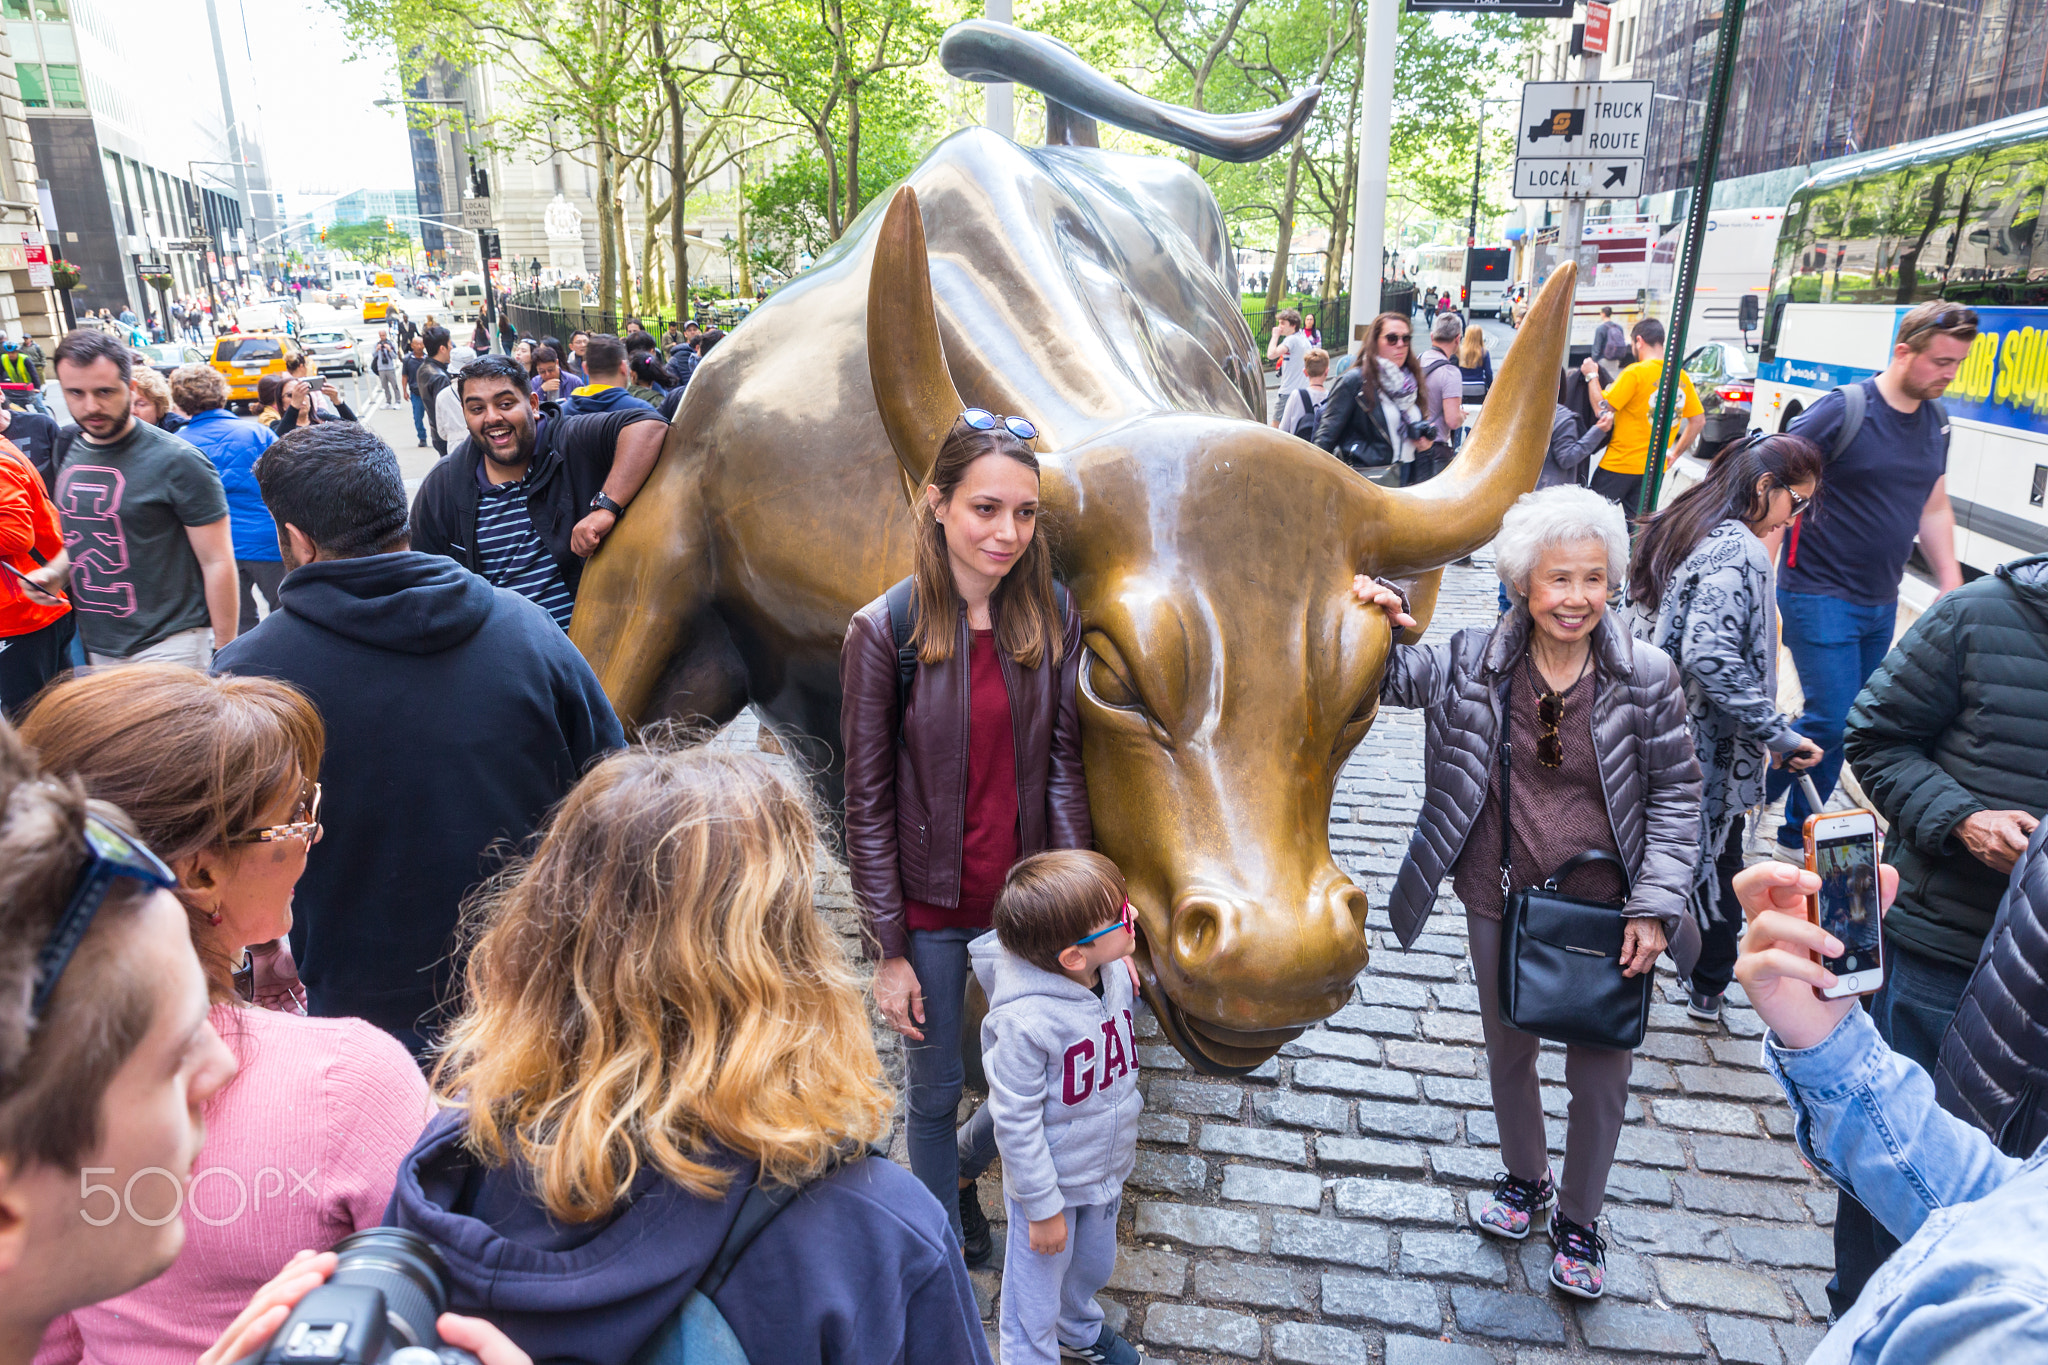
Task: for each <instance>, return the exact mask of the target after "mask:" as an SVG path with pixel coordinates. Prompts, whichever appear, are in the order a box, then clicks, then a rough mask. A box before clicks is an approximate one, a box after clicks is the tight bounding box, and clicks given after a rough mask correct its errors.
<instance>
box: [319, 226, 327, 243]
mask: <svg viewBox="0 0 2048 1365" xmlns="http://www.w3.org/2000/svg"><path fill="white" fill-rule="evenodd" d="M320 240H321V241H323V242H324V241H326V240H327V229H326V228H321V229H320Z"/></svg>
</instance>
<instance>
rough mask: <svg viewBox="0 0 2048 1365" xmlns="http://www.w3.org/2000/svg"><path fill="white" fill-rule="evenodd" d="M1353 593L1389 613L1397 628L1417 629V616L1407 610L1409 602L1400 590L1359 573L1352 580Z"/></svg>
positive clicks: (1366, 602) (1388, 615) (1368, 604)
mask: <svg viewBox="0 0 2048 1365" xmlns="http://www.w3.org/2000/svg"><path fill="white" fill-rule="evenodd" d="M1351 595H1352V596H1353V597H1355V598H1357V599H1358V600H1359V601H1360V602H1362V603H1364V604H1365V605H1366V606H1368V607H1378V608H1379V609H1380V610H1381V611H1383V612H1385V613H1386V614H1387V619H1388V620H1389V621H1392V622H1393V623H1394V626H1395V628H1396V629H1397V630H1413V629H1415V618H1414V617H1412V616H1410V615H1409V614H1408V612H1407V610H1406V608H1407V606H1408V603H1407V602H1406V601H1405V600H1404V599H1403V598H1402V596H1401V594H1400V592H1399V591H1397V590H1396V589H1395V588H1393V587H1391V586H1389V585H1388V584H1385V583H1382V582H1381V581H1380V580H1379V579H1377V578H1373V577H1370V576H1369V575H1366V574H1359V575H1357V576H1356V577H1354V578H1353V579H1352V580H1351Z"/></svg>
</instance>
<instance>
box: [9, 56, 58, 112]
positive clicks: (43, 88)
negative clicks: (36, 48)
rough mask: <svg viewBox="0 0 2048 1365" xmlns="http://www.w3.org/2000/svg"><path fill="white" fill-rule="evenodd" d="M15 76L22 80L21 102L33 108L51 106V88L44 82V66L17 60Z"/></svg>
mask: <svg viewBox="0 0 2048 1365" xmlns="http://www.w3.org/2000/svg"><path fill="white" fill-rule="evenodd" d="M14 78H15V79H16V80H18V81H20V82H21V102H22V103H23V104H25V105H27V106H28V107H29V108H31V109H47V108H49V107H50V88H49V86H47V85H46V84H44V82H43V68H42V67H41V66H39V65H37V64H36V63H35V62H16V63H15V64H14Z"/></svg>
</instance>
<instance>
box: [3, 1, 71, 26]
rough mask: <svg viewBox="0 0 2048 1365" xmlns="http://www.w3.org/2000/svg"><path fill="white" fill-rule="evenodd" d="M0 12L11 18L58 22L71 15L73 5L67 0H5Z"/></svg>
mask: <svg viewBox="0 0 2048 1365" xmlns="http://www.w3.org/2000/svg"><path fill="white" fill-rule="evenodd" d="M0 14H4V15H6V16H7V17H8V18H9V19H39V20H42V21H43V22H44V23H50V24H57V23H62V22H64V21H65V20H67V19H69V18H70V17H71V7H70V6H69V5H68V4H66V3H65V0H5V2H4V3H0Z"/></svg>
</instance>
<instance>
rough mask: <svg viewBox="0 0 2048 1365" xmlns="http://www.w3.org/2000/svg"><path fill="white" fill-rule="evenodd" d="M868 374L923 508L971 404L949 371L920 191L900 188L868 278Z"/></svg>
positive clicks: (906, 483)
mask: <svg viewBox="0 0 2048 1365" xmlns="http://www.w3.org/2000/svg"><path fill="white" fill-rule="evenodd" d="M868 372H869V375H870V376H871V378H872V379H873V382H874V386H875V406H876V407H877V408H878V409H879V410H880V411H881V414H882V426H883V428H884V429H885V430H887V431H888V433H889V444H890V445H892V446H894V447H895V449H896V461H897V463H898V464H899V465H900V466H901V467H902V470H903V491H904V495H905V496H906V497H908V498H909V499H910V500H911V502H912V503H915V502H916V500H917V499H918V498H919V497H921V496H922V495H923V493H924V487H925V485H926V484H927V483H928V482H930V478H931V472H932V465H933V464H934V463H935V462H936V461H937V460H938V457H939V446H940V444H941V443H943V442H944V441H945V439H946V434H947V433H948V432H949V431H951V430H952V429H953V422H954V420H955V419H957V418H958V417H959V415H960V410H961V408H962V407H963V406H965V405H964V404H963V403H961V401H960V392H959V390H958V389H956V388H955V387H954V386H953V376H952V374H951V373H950V372H949V371H948V370H947V369H946V350H945V347H944V346H943V345H941V344H940V341H939V315H938V312H937V310H936V309H935V308H934V307H933V304H932V277H931V269H930V266H929V264H928V263H927V261H926V259H925V248H924V215H923V214H921V213H919V212H918V210H917V191H915V190H913V189H912V188H910V186H908V185H904V186H901V187H900V188H898V189H897V191H896V196H895V198H893V199H891V200H890V201H889V209H888V212H887V213H885V214H884V215H883V217H882V229H881V231H880V232H878V233H876V234H875V259H874V264H873V266H872V267H870V269H869V272H868Z"/></svg>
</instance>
